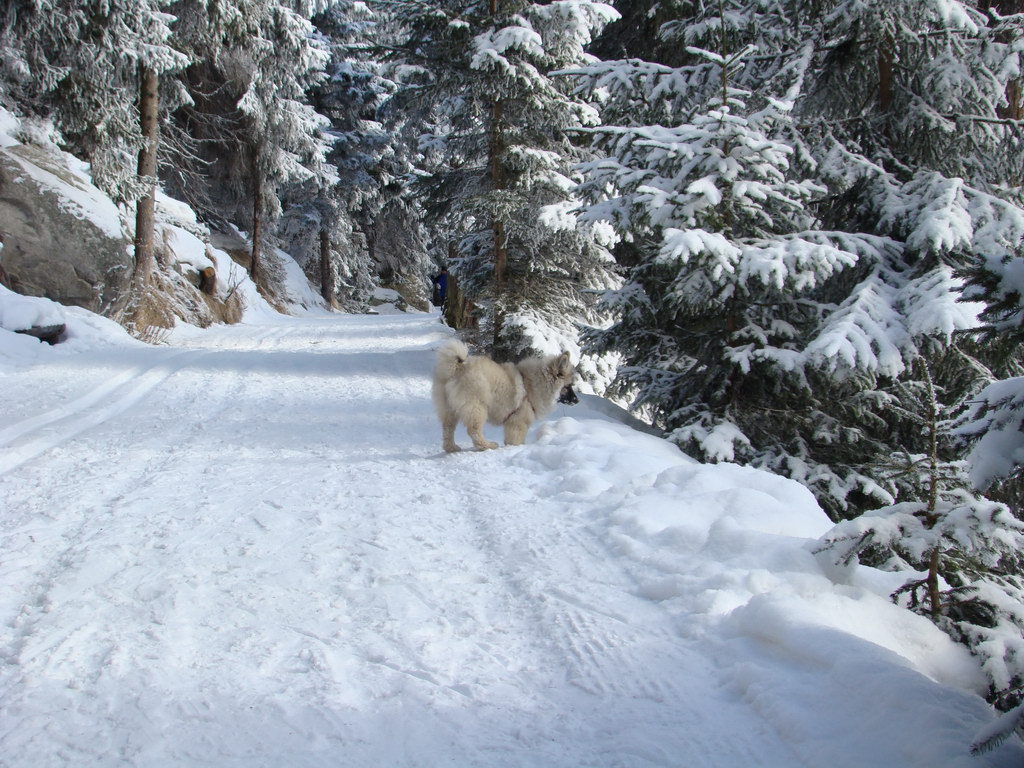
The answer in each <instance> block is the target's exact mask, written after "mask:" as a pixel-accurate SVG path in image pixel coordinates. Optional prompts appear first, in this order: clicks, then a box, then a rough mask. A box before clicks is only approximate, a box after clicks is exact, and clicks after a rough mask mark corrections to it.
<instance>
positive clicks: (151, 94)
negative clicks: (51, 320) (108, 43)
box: [135, 66, 160, 285]
mask: <svg viewBox="0 0 1024 768" xmlns="http://www.w3.org/2000/svg"><path fill="white" fill-rule="evenodd" d="M139 81H140V85H139V123H140V127H141V129H142V148H141V149H140V150H139V165H138V177H139V179H140V181H143V182H144V183H147V184H148V185H149V188H148V191H147V192H146V194H145V195H144V196H143V197H141V198H139V200H138V202H136V204H135V281H136V283H137V284H139V285H145V284H147V283H149V282H150V281H151V280H152V278H153V273H154V272H155V270H156V255H155V252H156V249H155V246H154V237H155V235H154V232H155V229H156V171H157V164H156V151H157V146H158V145H159V142H160V122H159V109H160V93H159V88H160V79H159V76H158V75H157V73H156V72H155V71H154V70H152V69H150V68H149V67H146V66H142V67H140V70H139Z"/></svg>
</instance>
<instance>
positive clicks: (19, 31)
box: [0, 0, 188, 201]
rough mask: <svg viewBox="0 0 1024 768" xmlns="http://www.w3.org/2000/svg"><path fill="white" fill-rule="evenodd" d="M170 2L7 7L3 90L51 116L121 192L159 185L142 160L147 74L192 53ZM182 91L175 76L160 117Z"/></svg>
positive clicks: (64, 1) (1, 13)
mask: <svg viewBox="0 0 1024 768" xmlns="http://www.w3.org/2000/svg"><path fill="white" fill-rule="evenodd" d="M171 5H172V3H171V2H170V1H169V0H105V1H103V2H100V0H89V1H87V2H72V1H71V0H46V1H45V2H29V1H28V0H24V1H23V0H11V2H8V3H5V4H4V7H3V10H0V52H2V53H0V63H2V70H0V98H2V100H3V101H5V102H7V105H8V106H11V107H13V108H15V109H17V110H18V111H20V112H21V113H23V114H25V115H33V116H43V117H48V118H51V119H52V120H53V122H54V124H55V125H56V127H57V129H58V130H59V131H60V134H61V139H62V141H63V143H64V148H65V149H67V150H68V151H69V152H71V153H72V154H74V155H76V156H78V157H81V158H83V159H85V160H88V161H89V162H90V165H91V171H92V176H93V180H94V181H95V182H96V184H97V185H98V186H99V187H100V188H101V189H103V190H104V192H106V193H107V194H109V195H110V196H111V197H112V198H114V199H115V200H117V201H132V200H136V199H138V198H139V197H140V196H142V195H144V194H146V193H147V192H148V191H149V189H150V187H151V181H150V180H146V179H145V178H142V179H140V178H139V168H138V160H139V150H140V148H141V147H142V146H143V144H144V143H145V141H144V139H143V135H142V128H141V125H140V119H139V97H140V90H141V85H142V81H143V79H144V78H145V77H149V78H152V77H160V76H162V75H164V74H167V73H172V72H177V71H180V70H181V69H183V68H184V67H185V65H186V64H187V63H188V58H187V57H186V56H185V55H184V54H183V53H182V51H181V50H180V48H179V47H178V46H177V45H176V44H175V42H174V41H173V39H172V34H171V26H172V24H173V22H174V17H173V16H171V15H169V14H168V9H169V8H170V6H171ZM183 98H185V97H184V95H183V94H182V92H181V89H180V88H177V87H176V84H175V83H174V81H173V80H169V81H168V82H167V83H166V84H165V88H164V93H163V101H164V104H165V106H163V107H161V109H160V112H159V115H158V118H159V119H160V120H162V119H163V116H164V115H165V114H166V111H167V109H168V108H172V107H175V106H177V105H178V104H179V103H180V102H181V100H182V99H183ZM145 175H146V174H143V176H145ZM149 175H150V176H151V175H152V174H149Z"/></svg>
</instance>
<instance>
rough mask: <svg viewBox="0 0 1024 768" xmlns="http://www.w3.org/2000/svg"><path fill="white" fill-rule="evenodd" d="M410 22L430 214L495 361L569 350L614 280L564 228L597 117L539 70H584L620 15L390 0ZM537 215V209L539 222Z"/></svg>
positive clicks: (573, 7)
mask: <svg viewBox="0 0 1024 768" xmlns="http://www.w3.org/2000/svg"><path fill="white" fill-rule="evenodd" d="M389 5H391V6H392V7H394V6H401V7H400V8H399V9H398V10H397V11H396V13H398V14H399V17H400V19H401V20H402V21H403V22H404V23H405V24H406V25H407V29H408V36H407V38H406V40H405V43H404V46H403V51H404V56H405V59H404V61H405V63H406V65H407V66H409V67H415V68H416V70H415V75H416V76H415V77H414V78H412V79H410V80H409V82H408V85H409V87H408V88H407V89H405V90H404V91H403V92H402V93H401V94H400V98H401V99H402V100H403V105H404V106H405V107H406V109H407V111H406V112H405V114H406V115H407V116H409V118H410V121H411V124H413V125H416V126H417V127H418V129H419V133H420V137H419V139H420V147H421V148H422V150H423V152H424V156H425V157H424V160H425V165H426V174H425V175H424V176H423V177H422V179H423V183H422V188H423V189H424V190H425V191H426V193H427V197H428V201H429V202H428V205H429V210H430V215H431V216H432V217H434V218H435V220H437V221H439V222H443V224H444V226H445V229H446V235H447V237H450V238H451V239H452V240H454V241H455V244H456V247H455V251H456V254H457V258H456V260H455V263H454V265H453V267H454V270H453V271H454V273H455V275H456V276H457V278H458V279H459V281H460V284H461V287H462V289H463V291H464V292H465V294H466V295H467V296H468V298H469V299H470V300H471V301H472V302H474V303H475V304H476V305H477V306H479V307H480V308H481V309H485V310H486V311H487V317H486V318H485V324H486V325H487V327H488V330H489V332H490V333H489V335H490V337H491V343H492V345H493V348H494V350H493V351H494V353H495V354H496V356H498V357H506V358H507V357H514V356H518V355H519V354H522V353H523V352H525V351H527V350H529V349H534V350H540V351H551V350H552V349H556V348H558V347H563V346H568V347H574V346H575V343H576V336H577V329H576V327H575V325H576V323H577V322H579V321H580V320H588V319H592V318H593V315H592V310H591V307H590V304H591V302H590V300H589V298H588V295H587V290H588V289H590V288H593V287H603V286H605V285H607V284H608V282H609V280H610V279H611V275H610V274H609V273H608V265H609V259H608V257H607V253H606V251H605V249H604V248H603V247H602V246H601V245H600V244H599V243H598V241H597V240H596V239H595V238H594V237H592V236H590V235H589V234H587V233H583V232H580V231H578V230H576V229H574V228H569V229H567V228H564V227H560V226H552V224H555V223H564V219H562V217H560V216H559V215H558V209H557V208H554V209H548V210H547V211H546V212H545V209H547V207H548V206H557V205H558V204H559V203H561V202H563V201H565V200H566V199H568V198H569V197H570V195H571V190H572V188H573V186H574V185H573V183H572V181H571V180H570V178H569V175H570V173H571V168H572V165H573V164H574V163H575V162H576V160H577V159H578V158H579V148H578V147H576V146H575V145H574V144H573V142H572V140H571V138H570V131H572V130H573V129H575V128H577V127H579V126H581V125H584V124H587V123H591V122H593V120H594V119H595V115H594V112H593V110H592V109H591V108H589V107H587V106H585V105H583V104H582V103H580V102H579V101H578V100H577V99H574V98H572V97H570V96H569V95H568V94H567V93H566V91H565V89H564V88H563V87H562V84H561V83H560V82H559V81H557V80H555V79H553V78H551V77H550V76H549V75H548V74H547V73H548V72H549V71H551V70H554V69H557V68H560V67H565V66H569V65H573V64H578V63H580V62H581V61H584V60H586V56H585V54H584V51H583V46H584V45H586V43H587V42H589V40H590V39H591V37H592V35H593V34H594V32H596V31H597V30H599V29H600V28H601V27H602V26H603V25H604V24H605V23H606V22H607V21H608V20H610V19H612V18H614V11H612V9H611V8H610V7H609V6H607V5H604V4H602V3H597V2H590V1H589V0H560V1H558V2H551V3H530V2H523V1H522V0H484V1H483V2H470V1H469V0H451V1H449V2H439V3H434V4H430V5H429V6H428V5H426V4H423V3H411V2H410V3H390V4H389ZM542 212H545V215H544V216H543V220H542Z"/></svg>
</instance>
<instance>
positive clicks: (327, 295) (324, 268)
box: [320, 229, 334, 309]
mask: <svg viewBox="0 0 1024 768" xmlns="http://www.w3.org/2000/svg"><path fill="white" fill-rule="evenodd" d="M320 295H321V296H323V297H324V301H326V302H327V306H328V307H329V308H331V309H333V308H334V271H333V270H332V269H331V236H330V233H328V231H327V230H326V229H321V230H320Z"/></svg>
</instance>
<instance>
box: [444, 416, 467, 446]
mask: <svg viewBox="0 0 1024 768" xmlns="http://www.w3.org/2000/svg"><path fill="white" fill-rule="evenodd" d="M440 416H441V448H443V449H444V451H445V452H446V453H455V452H457V451H461V450H462V449H461V448H459V446H458V445H456V444H455V427H456V426H458V423H459V417H458V414H456V413H454V412H452V411H445V412H444V413H442V414H440Z"/></svg>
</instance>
